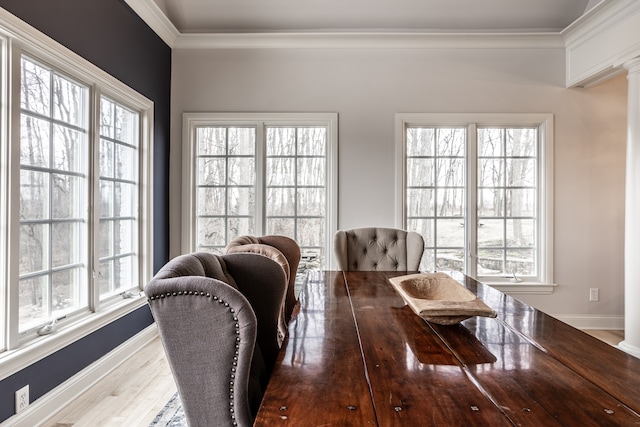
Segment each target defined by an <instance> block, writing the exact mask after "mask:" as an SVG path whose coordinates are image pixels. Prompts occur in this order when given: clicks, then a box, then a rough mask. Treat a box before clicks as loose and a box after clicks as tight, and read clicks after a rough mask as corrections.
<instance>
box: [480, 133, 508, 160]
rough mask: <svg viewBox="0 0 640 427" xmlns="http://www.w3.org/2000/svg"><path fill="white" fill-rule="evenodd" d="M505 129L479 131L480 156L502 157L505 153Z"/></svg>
mask: <svg viewBox="0 0 640 427" xmlns="http://www.w3.org/2000/svg"><path fill="white" fill-rule="evenodd" d="M503 132H504V131H503V129H478V142H479V143H478V156H479V157H501V156H502V155H503V153H504V144H503V138H502V135H503Z"/></svg>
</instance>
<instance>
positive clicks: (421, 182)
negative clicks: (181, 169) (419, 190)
mask: <svg viewBox="0 0 640 427" xmlns="http://www.w3.org/2000/svg"><path fill="white" fill-rule="evenodd" d="M434 172H435V160H434V159H422V158H416V159H412V158H408V159H407V186H409V187H432V186H433V185H434Z"/></svg>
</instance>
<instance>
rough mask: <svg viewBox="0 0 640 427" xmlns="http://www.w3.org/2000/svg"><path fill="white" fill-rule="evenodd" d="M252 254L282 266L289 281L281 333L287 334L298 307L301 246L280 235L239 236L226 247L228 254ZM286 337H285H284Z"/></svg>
mask: <svg viewBox="0 0 640 427" xmlns="http://www.w3.org/2000/svg"><path fill="white" fill-rule="evenodd" d="M238 252H252V253H258V254H261V255H264V256H266V257H269V258H271V259H273V260H274V261H276V262H277V263H278V264H280V265H281V266H282V268H283V270H284V271H285V275H286V276H287V280H288V287H287V295H286V298H285V301H284V306H283V312H282V314H283V319H282V323H281V329H283V330H282V331H281V332H282V333H283V334H284V333H285V332H286V325H287V324H288V323H289V320H291V314H292V312H293V309H294V307H295V305H296V302H297V300H296V296H295V292H294V291H295V284H296V273H297V272H298V265H299V264H300V246H298V244H297V243H296V241H295V240H293V239H291V238H289V237H286V236H280V235H268V236H259V237H256V236H238V237H236V238H235V239H233V240H231V241H230V242H229V244H228V245H227V247H226V253H238ZM283 337H284V336H283Z"/></svg>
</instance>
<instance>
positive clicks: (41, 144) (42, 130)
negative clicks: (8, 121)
mask: <svg viewBox="0 0 640 427" xmlns="http://www.w3.org/2000/svg"><path fill="white" fill-rule="evenodd" d="M49 130H50V127H49V123H48V122H47V121H46V120H40V119H36V118H34V117H29V116H25V115H23V116H22V117H21V119H20V163H21V164H22V165H24V166H40V167H48V166H49V149H50V146H49V141H50V139H51V138H50V132H49Z"/></svg>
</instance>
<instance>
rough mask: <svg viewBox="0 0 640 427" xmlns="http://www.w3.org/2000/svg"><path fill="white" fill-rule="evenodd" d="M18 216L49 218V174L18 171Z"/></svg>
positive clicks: (26, 218)
mask: <svg viewBox="0 0 640 427" xmlns="http://www.w3.org/2000/svg"><path fill="white" fill-rule="evenodd" d="M20 218H22V219H23V220H29V219H45V218H49V174H47V173H42V172H32V171H26V170H21V171H20Z"/></svg>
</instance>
